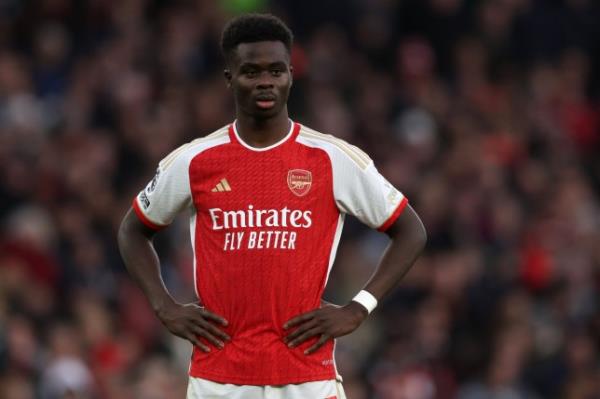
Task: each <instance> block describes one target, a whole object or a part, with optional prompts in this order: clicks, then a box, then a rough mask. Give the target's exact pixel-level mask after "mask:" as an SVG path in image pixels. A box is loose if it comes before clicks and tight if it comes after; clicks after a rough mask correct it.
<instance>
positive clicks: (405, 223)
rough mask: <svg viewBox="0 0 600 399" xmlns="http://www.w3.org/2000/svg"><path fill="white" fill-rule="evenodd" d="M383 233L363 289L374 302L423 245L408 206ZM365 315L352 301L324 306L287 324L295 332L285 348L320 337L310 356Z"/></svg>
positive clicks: (421, 233) (353, 327) (396, 280)
mask: <svg viewBox="0 0 600 399" xmlns="http://www.w3.org/2000/svg"><path fill="white" fill-rule="evenodd" d="M386 233H387V234H388V235H389V236H390V238H391V242H390V244H389V246H388V247H387V249H386V251H385V253H384V255H383V257H382V259H381V261H380V262H379V265H378V266H377V268H376V269H375V272H374V273H373V275H372V276H371V278H370V279H369V281H368V282H367V284H366V286H365V288H364V289H365V290H367V291H369V292H370V293H371V294H373V296H375V298H377V300H378V301H379V300H381V299H382V298H384V297H385V296H386V295H387V294H389V293H390V291H392V289H393V288H394V287H396V286H397V284H398V283H399V282H400V280H401V279H402V277H404V275H405V274H406V273H407V272H408V270H409V269H410V268H411V266H412V265H413V263H414V262H415V261H416V259H417V257H418V256H419V255H420V253H421V252H422V251H423V248H424V247H425V242H426V241H427V234H426V232H425V228H424V227H423V224H422V223H421V220H420V219H419V217H418V216H417V214H416V213H415V211H414V210H413V209H412V207H410V205H408V206H407V207H406V209H405V210H404V211H403V213H402V214H401V215H400V216H399V217H398V219H397V220H396V221H395V222H394V224H393V225H392V226H390V228H388V230H387V231H386ZM367 315H368V311H367V309H366V308H365V307H363V306H362V305H361V304H359V303H357V302H354V301H351V302H350V303H348V304H347V305H345V306H336V305H332V304H326V305H324V306H323V307H321V308H320V309H317V310H314V311H312V312H308V313H305V314H302V315H300V316H297V317H295V318H293V319H291V320H289V321H288V322H287V323H286V324H285V325H284V328H286V329H287V328H291V327H297V328H296V329H295V330H294V331H293V332H292V333H291V334H289V335H288V336H287V337H286V338H285V339H284V341H285V342H286V343H287V344H288V346H290V347H295V346H297V345H299V344H301V343H302V342H304V341H306V340H307V339H309V338H311V337H314V336H317V335H320V338H319V340H318V341H317V342H316V343H315V344H314V345H313V346H311V347H310V348H309V349H307V350H306V352H305V353H306V354H310V353H313V352H315V351H316V350H317V349H319V348H320V347H321V346H322V345H323V344H325V342H327V341H328V340H329V339H332V338H336V337H341V336H343V335H347V334H350V333H351V332H352V331H354V330H356V329H357V328H358V327H359V326H360V325H361V323H362V322H363V321H364V320H365V319H366V318H367Z"/></svg>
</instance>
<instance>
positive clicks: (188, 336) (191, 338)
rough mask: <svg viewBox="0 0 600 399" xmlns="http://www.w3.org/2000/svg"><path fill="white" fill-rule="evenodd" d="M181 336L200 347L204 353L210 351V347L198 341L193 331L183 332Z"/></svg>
mask: <svg viewBox="0 0 600 399" xmlns="http://www.w3.org/2000/svg"><path fill="white" fill-rule="evenodd" d="M182 338H185V339H187V340H188V341H190V342H191V343H192V345H194V346H197V347H198V348H200V350H201V351H202V352H206V353H208V352H210V348H209V347H208V346H206V345H204V344H203V343H202V342H200V340H199V339H198V337H197V336H196V335H194V334H193V333H188V334H185V335H184V336H183V337H182Z"/></svg>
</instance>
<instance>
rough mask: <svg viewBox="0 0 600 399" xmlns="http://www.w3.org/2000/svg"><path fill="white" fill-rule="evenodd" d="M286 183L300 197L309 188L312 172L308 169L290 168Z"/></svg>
mask: <svg viewBox="0 0 600 399" xmlns="http://www.w3.org/2000/svg"><path fill="white" fill-rule="evenodd" d="M287 184H288V187H289V188H290V190H292V192H293V193H294V194H296V195H297V196H298V197H302V196H303V195H306V193H308V191H309V190H310V186H311V184H312V174H311V173H310V172H309V171H308V170H303V169H292V170H290V171H289V172H288V175H287Z"/></svg>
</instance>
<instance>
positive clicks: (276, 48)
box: [233, 41, 290, 65]
mask: <svg viewBox="0 0 600 399" xmlns="http://www.w3.org/2000/svg"><path fill="white" fill-rule="evenodd" d="M233 58H234V60H235V61H236V63H237V64H238V65H241V64H243V63H253V64H271V63H274V62H284V63H288V62H289V61H290V55H289V53H288V51H287V49H286V48H285V45H284V44H283V43H282V42H280V41H264V42H254V43H240V44H239V45H238V46H237V48H236V50H235V57H233Z"/></svg>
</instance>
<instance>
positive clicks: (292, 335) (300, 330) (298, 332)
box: [283, 320, 317, 343]
mask: <svg viewBox="0 0 600 399" xmlns="http://www.w3.org/2000/svg"><path fill="white" fill-rule="evenodd" d="M316 325H317V323H316V322H315V320H309V321H307V322H305V323H304V324H302V325H300V326H299V327H298V328H297V329H296V330H294V331H293V332H292V333H290V334H288V335H287V336H286V337H285V338H284V339H283V340H284V342H286V343H287V342H290V341H292V340H293V339H294V338H297V337H298V336H300V335H301V334H303V333H304V332H306V331H308V330H310V329H312V328H313V327H315V326H316Z"/></svg>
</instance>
